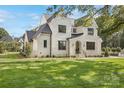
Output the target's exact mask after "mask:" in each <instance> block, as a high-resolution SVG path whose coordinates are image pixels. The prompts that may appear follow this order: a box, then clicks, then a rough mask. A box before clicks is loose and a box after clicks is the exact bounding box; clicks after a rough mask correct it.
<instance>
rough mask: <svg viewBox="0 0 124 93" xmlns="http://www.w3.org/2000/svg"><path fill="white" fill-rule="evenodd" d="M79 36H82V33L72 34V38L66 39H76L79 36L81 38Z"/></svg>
mask: <svg viewBox="0 0 124 93" xmlns="http://www.w3.org/2000/svg"><path fill="white" fill-rule="evenodd" d="M81 35H83V33H79V34H72V36H71V37H69V38H67V39H72V38H76V37H79V36H81Z"/></svg>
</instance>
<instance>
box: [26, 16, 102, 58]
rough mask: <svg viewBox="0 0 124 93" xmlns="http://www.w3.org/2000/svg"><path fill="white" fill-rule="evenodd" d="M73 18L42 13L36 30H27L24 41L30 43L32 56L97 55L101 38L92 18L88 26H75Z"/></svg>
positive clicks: (99, 52)
mask: <svg viewBox="0 0 124 93" xmlns="http://www.w3.org/2000/svg"><path fill="white" fill-rule="evenodd" d="M74 21H75V20H74V19H72V18H67V17H62V16H54V15H53V16H49V15H44V16H43V17H42V20H41V24H40V26H39V27H37V28H36V29H35V30H36V31H27V32H26V33H25V38H24V42H25V43H26V42H27V43H29V42H31V44H32V56H33V57H34V56H37V57H42V56H79V57H85V56H98V55H101V43H102V39H101V38H100V37H99V36H98V35H97V24H96V22H95V21H94V20H93V22H92V25H91V26H89V27H82V26H79V27H75V24H74Z"/></svg>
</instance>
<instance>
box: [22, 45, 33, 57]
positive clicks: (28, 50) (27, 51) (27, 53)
mask: <svg viewBox="0 0 124 93" xmlns="http://www.w3.org/2000/svg"><path fill="white" fill-rule="evenodd" d="M20 54H21V55H23V56H24V57H29V56H30V55H31V45H30V44H26V45H25V46H24V50H23V51H20Z"/></svg>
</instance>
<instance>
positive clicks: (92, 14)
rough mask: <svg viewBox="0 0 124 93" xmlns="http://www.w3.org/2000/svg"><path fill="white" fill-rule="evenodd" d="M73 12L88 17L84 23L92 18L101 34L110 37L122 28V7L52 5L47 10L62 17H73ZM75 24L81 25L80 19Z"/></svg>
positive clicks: (123, 15)
mask: <svg viewBox="0 0 124 93" xmlns="http://www.w3.org/2000/svg"><path fill="white" fill-rule="evenodd" d="M75 10H77V11H78V12H80V13H82V15H84V14H85V15H87V16H89V18H87V19H86V20H85V21H87V20H88V21H89V20H90V19H91V18H94V19H95V20H96V22H97V24H98V27H99V29H98V30H99V33H101V34H107V35H108V34H109V35H111V34H112V33H114V32H117V31H119V30H121V29H123V28H124V26H123V25H124V6H122V5H119V6H116V5H115V6H110V5H104V6H99V7H97V6H95V5H53V6H50V7H49V8H48V9H47V11H49V12H51V13H53V14H61V15H63V16H67V15H73V11H75ZM82 18H83V17H82ZM83 21H84V19H83ZM77 23H78V24H81V19H80V20H78V22H77ZM83 23H84V22H82V24H83ZM78 24H77V25H78Z"/></svg>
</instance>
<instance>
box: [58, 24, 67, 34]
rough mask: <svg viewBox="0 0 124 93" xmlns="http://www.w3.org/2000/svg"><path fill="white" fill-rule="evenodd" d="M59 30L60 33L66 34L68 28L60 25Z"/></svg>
mask: <svg viewBox="0 0 124 93" xmlns="http://www.w3.org/2000/svg"><path fill="white" fill-rule="evenodd" d="M58 30H59V32H60V33H66V26H65V25H59V26H58Z"/></svg>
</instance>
